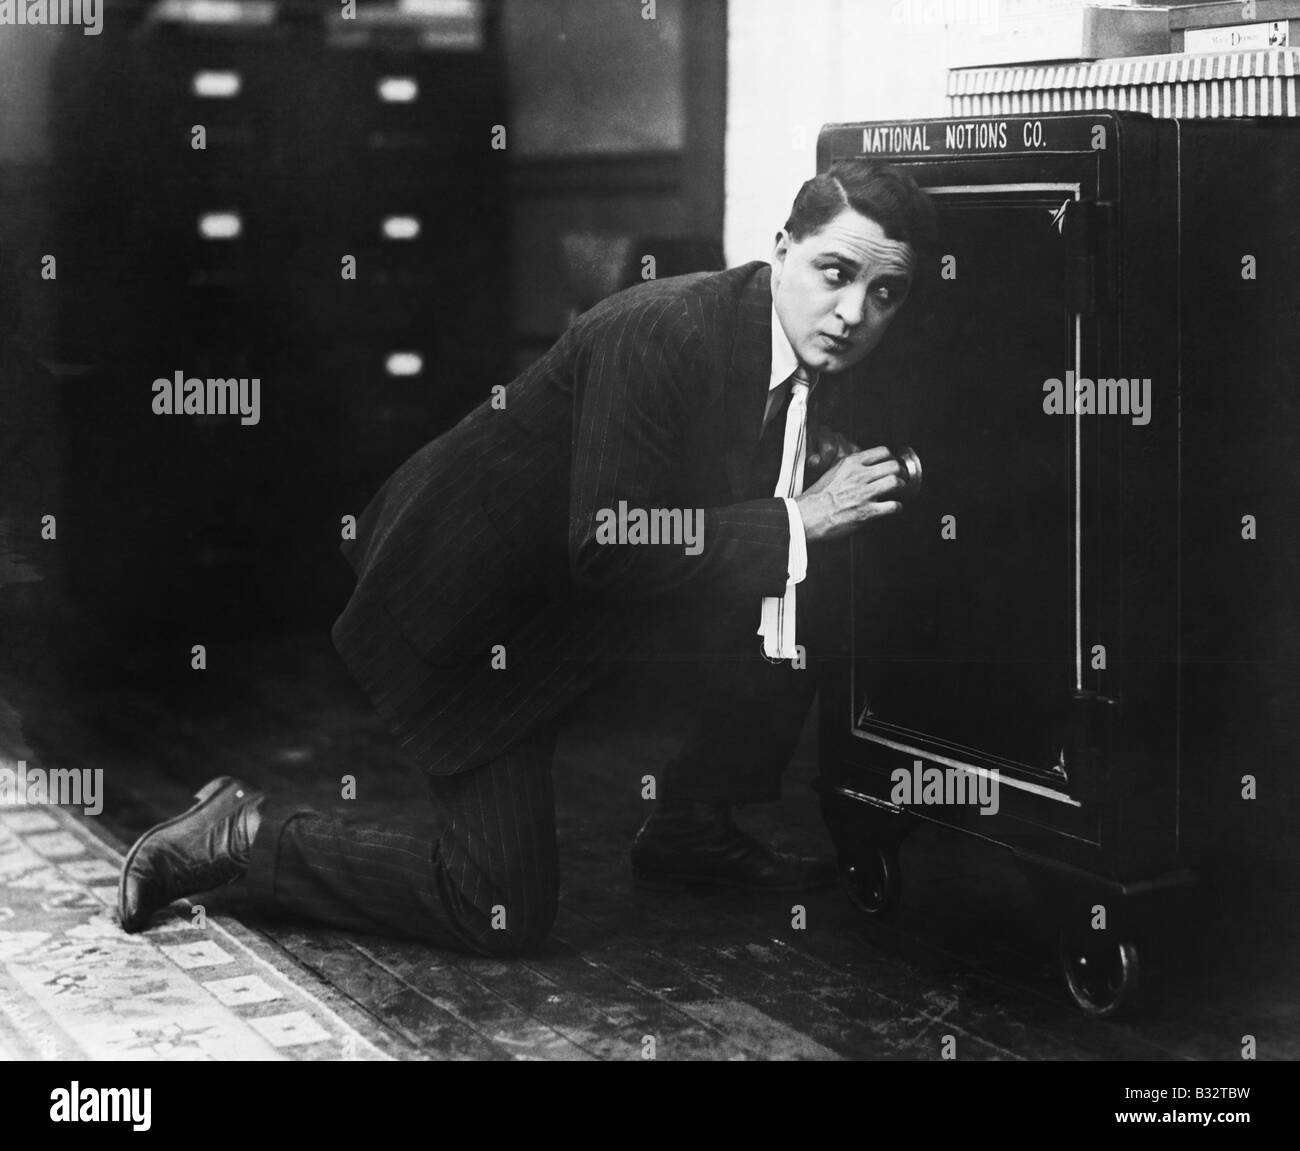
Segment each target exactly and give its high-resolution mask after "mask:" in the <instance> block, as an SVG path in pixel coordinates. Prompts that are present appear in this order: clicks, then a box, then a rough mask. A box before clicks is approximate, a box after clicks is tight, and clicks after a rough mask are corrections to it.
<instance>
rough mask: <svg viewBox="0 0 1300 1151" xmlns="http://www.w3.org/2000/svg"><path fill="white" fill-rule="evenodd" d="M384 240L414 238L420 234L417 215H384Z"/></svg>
mask: <svg viewBox="0 0 1300 1151" xmlns="http://www.w3.org/2000/svg"><path fill="white" fill-rule="evenodd" d="M383 231H384V238H385V239H386V240H414V239H415V238H416V237H417V236H419V234H420V219H419V217H418V216H385V217H384V223H383Z"/></svg>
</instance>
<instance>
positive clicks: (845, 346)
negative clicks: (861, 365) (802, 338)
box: [822, 332, 853, 352]
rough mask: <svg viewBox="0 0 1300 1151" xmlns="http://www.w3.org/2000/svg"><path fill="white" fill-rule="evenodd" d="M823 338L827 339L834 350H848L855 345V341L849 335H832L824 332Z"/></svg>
mask: <svg viewBox="0 0 1300 1151" xmlns="http://www.w3.org/2000/svg"><path fill="white" fill-rule="evenodd" d="M822 339H823V340H825V341H826V343H827V345H828V346H829V347H830V349H831V351H833V352H847V351H848V350H849V349H850V348H852V347H853V341H852V340H850V339H849V338H848V337H847V336H831V335H828V334H827V333H825V332H823V333H822Z"/></svg>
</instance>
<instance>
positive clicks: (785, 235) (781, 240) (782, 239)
mask: <svg viewBox="0 0 1300 1151" xmlns="http://www.w3.org/2000/svg"><path fill="white" fill-rule="evenodd" d="M789 250H790V233H789V232H787V231H786V230H785V229H784V228H782V229H781V230H780V231H779V232H777V234H776V242H775V243H774V244H773V245H772V263H774V264H776V263H782V264H783V263H785V255H786V253H787V252H788V251H789Z"/></svg>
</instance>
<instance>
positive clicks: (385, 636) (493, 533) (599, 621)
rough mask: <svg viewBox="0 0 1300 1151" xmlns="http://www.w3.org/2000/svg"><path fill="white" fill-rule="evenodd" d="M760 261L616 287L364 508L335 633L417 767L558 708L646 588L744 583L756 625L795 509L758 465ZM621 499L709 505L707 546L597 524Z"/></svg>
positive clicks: (780, 582)
mask: <svg viewBox="0 0 1300 1151" xmlns="http://www.w3.org/2000/svg"><path fill="white" fill-rule="evenodd" d="M770 273H771V269H770V268H769V267H768V265H767V264H764V263H759V262H755V263H750V264H746V265H744V266H741V267H738V268H733V269H730V270H727V271H723V272H714V273H700V274H695V275H689V276H680V277H675V278H672V279H666V280H661V281H651V282H648V283H646V284H643V285H638V286H636V287H634V288H630V289H628V290H626V291H624V292H620V293H618V294H617V295H615V296H612V297H610V298H608V299H606V300H605V301H603V302H602V303H600V304H598V305H597V306H596V307H594V308H593V309H591V310H590V311H589V312H587V313H585V314H584V315H582V316H581V317H579V319H578V320H576V321H575V322H574V324H573V325H572V326H571V327H570V328H569V330H568V331H566V332H565V333H564V335H563V336H562V337H561V338H560V340H559V341H558V342H557V343H556V344H555V345H554V347H552V348H551V349H550V351H549V352H547V353H546V355H544V356H543V357H541V359H539V360H538V361H537V362H536V363H534V364H533V365H532V366H531V367H530V368H528V369H527V370H526V371H525V372H523V374H522V375H520V376H519V377H518V378H517V379H515V380H514V381H513V382H511V383H510V384H509V385H508V386H507V388H506V390H505V405H504V407H500V406H499V405H498V406H493V403H492V401H491V400H489V401H486V402H485V403H484V404H483V405H481V406H480V407H478V408H476V409H475V410H474V411H472V412H470V413H469V415H467V416H466V417H465V418H464V419H463V420H462V421H461V422H460V423H459V424H458V425H456V427H454V428H452V429H451V430H450V431H448V432H446V433H445V434H443V435H442V436H440V437H439V438H437V439H436V440H434V441H432V442H431V443H429V444H427V445H426V446H425V447H424V448H422V449H421V450H420V451H418V452H417V453H416V454H415V455H414V456H413V457H411V459H409V460H408V461H407V462H406V463H405V464H403V465H402V466H401V468H399V469H398V471H397V472H396V473H395V474H394V475H393V476H392V477H391V478H390V479H389V480H388V481H387V483H386V484H385V485H384V487H383V488H382V489H381V490H380V492H379V493H378V494H377V495H376V496H375V498H374V499H373V500H372V501H371V503H370V505H369V506H368V507H367V508H366V510H365V512H364V513H363V514H362V516H361V517H360V519H359V521H358V532H357V539H356V541H355V542H349V543H346V544H345V545H344V554H345V555H346V556H347V558H348V560H349V561H350V563H351V564H352V565H353V567H354V569H355V571H356V575H357V586H356V589H355V592H354V593H353V595H352V597H351V600H350V601H349V603H348V605H347V608H346V609H345V611H344V612H343V614H342V615H341V616H340V618H339V619H338V621H337V623H336V624H335V626H334V629H333V637H334V641H335V645H336V646H337V648H338V650H339V652H340V654H341V655H342V657H343V659H344V661H345V663H346V664H347V666H348V667H349V669H350V670H351V672H352V674H353V675H354V676H355V678H356V679H357V680H358V682H359V683H360V684H361V685H362V687H363V688H365V690H366V691H367V693H368V694H369V696H370V698H371V699H372V701H373V702H374V704H375V706H376V708H377V710H378V711H379V713H380V714H381V715H382V716H383V717H384V718H385V719H386V720H387V721H388V723H389V725H390V727H391V728H392V729H393V731H394V733H395V734H396V736H397V738H398V740H399V742H400V743H401V744H402V745H403V747H404V748H405V749H406V750H407V752H408V753H409V754H410V755H411V756H412V757H413V758H414V760H415V762H416V763H417V764H418V765H419V766H420V767H421V768H422V769H423V770H424V771H426V772H429V773H432V774H447V773H452V772H457V771H463V770H466V769H469V768H473V767H475V766H478V765H480V764H483V763H486V762H488V761H490V760H491V759H494V758H496V757H497V756H498V755H500V754H501V753H502V752H503V751H504V750H505V749H506V748H508V747H509V746H510V745H511V744H512V743H514V742H516V741H517V740H518V739H519V738H520V737H521V736H523V735H524V734H526V733H527V732H528V731H529V730H530V729H532V728H533V727H535V726H536V725H538V724H539V723H542V722H546V721H548V720H549V719H551V718H553V717H554V716H555V715H556V714H557V713H558V712H559V711H561V710H563V709H564V708H565V707H567V706H568V704H569V703H571V702H572V700H573V699H574V698H576V696H577V695H578V694H580V693H581V692H582V691H583V690H585V689H586V688H588V687H589V686H590V685H591V684H592V682H593V679H594V678H595V677H597V676H599V675H600V674H601V667H602V661H604V660H607V659H608V658H610V657H611V656H612V655H615V654H616V653H618V652H620V651H624V650H626V649H627V648H628V647H630V646H634V645H635V644H636V642H637V639H638V636H639V635H640V634H641V633H642V630H643V628H644V627H645V626H647V625H648V623H649V621H650V620H652V618H653V616H652V613H651V612H650V611H649V610H648V609H649V607H650V606H651V605H652V604H653V603H655V602H658V601H663V600H665V599H669V600H673V599H675V600H689V601H694V602H707V601H709V600H711V599H713V598H714V597H726V599H727V600H728V601H729V602H732V603H735V602H736V601H737V600H740V601H741V602H744V601H748V602H750V603H752V604H753V611H754V625H755V629H757V624H758V613H759V603H760V601H761V599H762V597H763V596H767V595H780V594H781V593H782V592H783V591H784V588H785V585H786V580H787V578H788V572H787V563H788V549H789V522H788V519H787V516H786V511H785V507H784V505H783V503H782V502H781V501H780V500H779V499H776V498H774V497H773V496H772V495H771V492H772V488H773V485H774V482H775V473H773V474H772V475H770V476H764V475H759V474H757V472H756V467H755V462H756V456H757V447H758V443H759V437H760V432H761V430H762V422H763V412H764V407H765V404H766V399H767V392H768V385H769V382H770V381H769V375H770V371H771V280H770ZM817 391H818V392H820V391H822V388H821V387H820V386H819V388H818V389H817ZM620 501H626V502H627V504H628V506H629V508H641V509H646V510H650V509H655V508H665V509H671V508H681V509H702V510H703V537H702V543H703V549H702V551H701V552H700V554H698V555H688V554H686V553H685V549H684V548H683V547H682V546H681V545H680V544H675V545H674V544H659V545H642V546H629V545H610V544H608V543H600V542H597V539H596V529H597V526H598V520H597V514H598V513H599V512H600V511H601V509H607V508H608V509H617V508H618V506H619V502H620ZM498 645H500V646H499V647H498ZM502 648H503V649H504V651H502V650H501V649H502ZM757 651H758V640H757V637H755V655H756V658H757ZM494 652H495V654H496V662H497V663H498V664H500V663H501V662H502V659H503V658H504V665H505V666H504V667H499V666H498V667H493V657H494Z"/></svg>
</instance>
